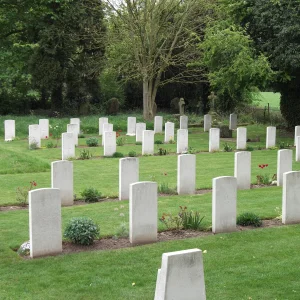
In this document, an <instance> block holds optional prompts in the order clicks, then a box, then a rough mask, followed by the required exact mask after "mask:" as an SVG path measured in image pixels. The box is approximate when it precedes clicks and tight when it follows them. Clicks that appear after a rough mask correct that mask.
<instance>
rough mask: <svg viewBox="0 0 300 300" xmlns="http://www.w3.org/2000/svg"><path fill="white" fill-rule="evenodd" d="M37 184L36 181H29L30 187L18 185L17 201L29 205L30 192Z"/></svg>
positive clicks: (22, 204)
mask: <svg viewBox="0 0 300 300" xmlns="http://www.w3.org/2000/svg"><path fill="white" fill-rule="evenodd" d="M36 186H37V183H36V182H35V181H30V182H29V187H20V186H19V187H17V189H16V201H17V202H18V203H19V204H20V205H21V206H25V205H27V199H28V192H29V191H31V190H32V189H33V188H34V187H36Z"/></svg>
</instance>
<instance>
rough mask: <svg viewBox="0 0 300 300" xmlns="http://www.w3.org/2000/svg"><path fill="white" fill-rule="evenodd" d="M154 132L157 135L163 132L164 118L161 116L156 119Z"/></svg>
mask: <svg viewBox="0 0 300 300" xmlns="http://www.w3.org/2000/svg"><path fill="white" fill-rule="evenodd" d="M154 132H155V133H162V132H163V117H161V116H156V117H154Z"/></svg>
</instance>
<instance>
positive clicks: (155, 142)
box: [154, 140, 163, 145]
mask: <svg viewBox="0 0 300 300" xmlns="http://www.w3.org/2000/svg"><path fill="white" fill-rule="evenodd" d="M154 144H156V145H161V144H163V142H162V141H161V140H157V141H154Z"/></svg>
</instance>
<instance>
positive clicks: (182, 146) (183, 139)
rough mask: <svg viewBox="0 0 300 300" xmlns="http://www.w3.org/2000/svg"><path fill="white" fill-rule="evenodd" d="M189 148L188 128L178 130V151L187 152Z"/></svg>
mask: <svg viewBox="0 0 300 300" xmlns="http://www.w3.org/2000/svg"><path fill="white" fill-rule="evenodd" d="M188 149H189V132H188V130H187V129H178V130H177V153H184V152H187V151H188Z"/></svg>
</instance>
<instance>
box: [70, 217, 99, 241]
mask: <svg viewBox="0 0 300 300" xmlns="http://www.w3.org/2000/svg"><path fill="white" fill-rule="evenodd" d="M99 236H100V228H99V225H97V224H96V223H94V221H93V220H92V219H90V218H87V217H79V218H72V219H71V220H70V221H69V222H68V224H67V227H66V229H65V231H64V237H65V238H67V239H69V240H71V241H72V243H74V244H79V245H85V246H88V245H91V244H93V242H94V240H95V239H96V238H99Z"/></svg>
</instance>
